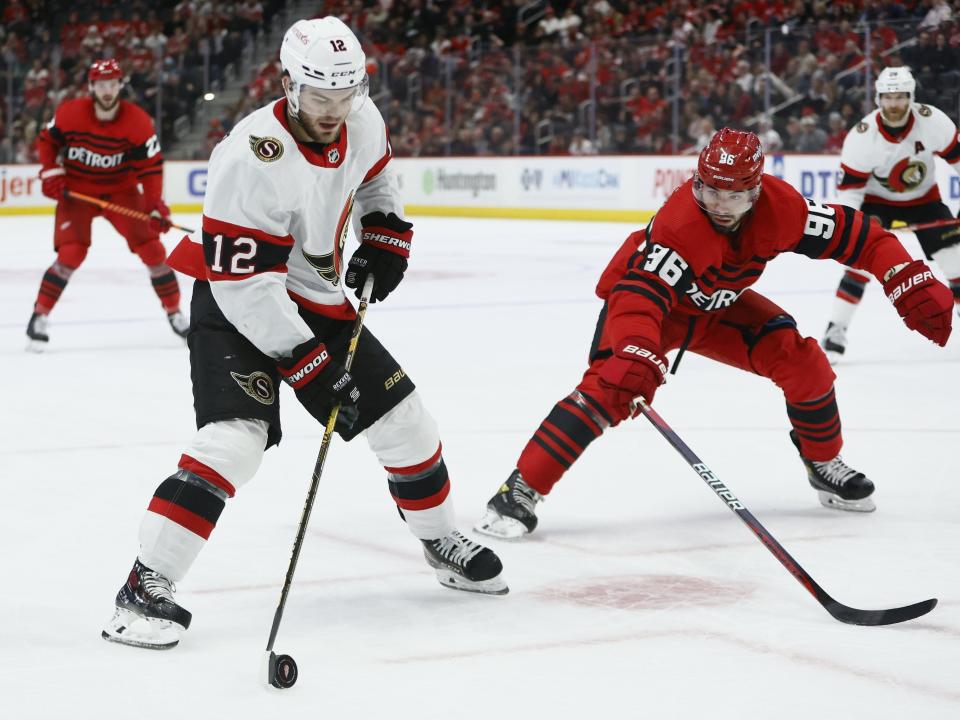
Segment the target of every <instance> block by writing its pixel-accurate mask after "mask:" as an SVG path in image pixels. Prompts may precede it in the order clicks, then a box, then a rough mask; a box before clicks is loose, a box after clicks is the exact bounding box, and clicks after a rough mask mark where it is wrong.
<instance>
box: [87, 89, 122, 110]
mask: <svg viewBox="0 0 960 720" xmlns="http://www.w3.org/2000/svg"><path fill="white" fill-rule="evenodd" d="M93 103H94V105H96V106H97V108H98V109H99V110H101V111H102V112H105V113H108V112H110V111H111V110H113V109H114V108H116V107H117V105H119V104H120V95H119V94H118V95H114V96H113V97H112V98H111V99H110V102H109V103H107V102H104V101H103V100H101V99H100V97H99V96H98V95H97V94H96V93H94V95H93Z"/></svg>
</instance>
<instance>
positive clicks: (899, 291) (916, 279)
mask: <svg viewBox="0 0 960 720" xmlns="http://www.w3.org/2000/svg"><path fill="white" fill-rule="evenodd" d="M927 280H933V273H932V272H930V271H929V270H925V271H924V272H922V273H917V274H916V275H914V276H913V277H910V278H907V279H906V280H904V281H903V282H902V283H900V284H899V285H897V286H896V287H895V288H894V289H893V290H891V291H890V294H889V295H887V297H888V298H889V299H890V302H896V301H897V299H898V298H899V297H900V296H901V295H903V294H904V293H905V292H907V290H909V289H910V288H912V287H915V286H917V285H919V284H920V283H922V282H926V281H927Z"/></svg>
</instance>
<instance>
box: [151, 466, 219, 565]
mask: <svg viewBox="0 0 960 720" xmlns="http://www.w3.org/2000/svg"><path fill="white" fill-rule="evenodd" d="M184 460H187V461H192V459H191V458H188V456H184V458H183V459H181V463H180V464H181V467H180V469H179V470H178V471H177V472H175V473H174V474H173V475H171V476H170V477H168V478H167V479H166V480H164V481H163V482H162V483H160V485H159V487H157V489H156V490H155V491H154V494H153V498H152V499H151V500H150V505H149V506H148V507H147V513H146V515H145V516H144V518H143V522H142V523H141V524H140V560H141V562H143V564H144V565H147V566H148V567H150V568H153V569H154V570H156V571H158V572H160V573H162V574H163V575H165V576H166V577H168V578H170V579H171V580H173V581H179V580H182V579H183V577H184V576H185V575H186V574H187V571H188V570H189V569H190V566H191V565H192V564H193V561H194V560H195V559H196V558H197V555H199V554H200V551H201V550H202V549H203V546H204V545H205V544H206V542H207V539H208V538H209V537H210V533H212V532H213V529H214V527H216V524H217V520H218V519H219V518H220V513H222V512H223V508H224V506H225V504H226V499H227V498H228V497H231V496H232V495H233V493H232V492H228V488H229V489H231V490H232V487H231V486H230V485H229V483H226V484H225V485H224V484H223V483H218V484H214V483H212V482H210V481H209V480H208V479H206V478H205V477H201V475H198V474H196V473H195V472H192V471H191V470H187V469H184V467H183V466H184ZM192 462H193V464H194V465H195V466H197V468H198V469H201V468H205V466H202V465H201V464H200V463H197V462H196V461H192ZM206 469H207V470H210V469H209V468H206ZM201 471H202V470H201ZM210 472H211V473H212V472H214V471H212V470H210ZM214 474H216V473H214ZM224 483H225V481H224Z"/></svg>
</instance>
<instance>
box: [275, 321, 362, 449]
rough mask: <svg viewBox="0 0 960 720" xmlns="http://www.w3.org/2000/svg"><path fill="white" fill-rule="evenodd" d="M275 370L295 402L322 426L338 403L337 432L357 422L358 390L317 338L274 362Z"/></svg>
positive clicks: (347, 373)
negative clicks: (295, 396)
mask: <svg viewBox="0 0 960 720" xmlns="http://www.w3.org/2000/svg"><path fill="white" fill-rule="evenodd" d="M277 369H278V370H279V371H280V374H281V375H282V376H283V379H284V381H285V382H286V383H287V384H288V385H290V386H291V387H292V388H293V389H294V391H295V392H296V393H297V400H299V401H300V403H301V404H302V405H303V406H304V407H305V408H306V409H307V411H308V412H309V413H310V414H311V415H313V416H314V417H315V418H316V419H317V420H319V421H320V422H322V423H323V424H324V425H326V423H327V421H328V420H329V419H330V410H331V409H332V408H333V406H334V404H335V403H338V402H339V403H340V412H339V413H338V414H337V423H336V429H337V431H338V432H347V431H348V430H350V428H352V427H353V425H354V423H356V422H357V418H359V417H360V412H359V410H357V401H358V400H359V399H360V389H359V388H358V387H357V384H356V383H355V382H354V380H353V376H352V375H351V374H350V373H349V372H347V370H346V368H344V367H343V365H341V364H340V363H338V362H337V361H336V360H334V359H333V357H332V356H331V355H330V351H329V350H327V346H326V345H324V344H323V343H322V342H320V341H319V340H318V339H317V338H312V339H310V340H307V341H306V342H304V343H300V344H299V345H297V346H296V347H295V348H294V349H293V352H291V353H290V355H289V357H282V358H280V359H279V360H277Z"/></svg>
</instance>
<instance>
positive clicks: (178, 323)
mask: <svg viewBox="0 0 960 720" xmlns="http://www.w3.org/2000/svg"><path fill="white" fill-rule="evenodd" d="M167 322H169V323H170V329H171V330H173V331H174V332H175V333H176V334H177V335H179V336H180V337H182V338H183V339H184V340H186V339H187V331H188V330H189V329H190V321H189V320H187V318H186V317H185V316H184V314H183V313H182V312H180V311H179V310H177V311H176V312H172V313H170V314H169V315H167Z"/></svg>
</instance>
